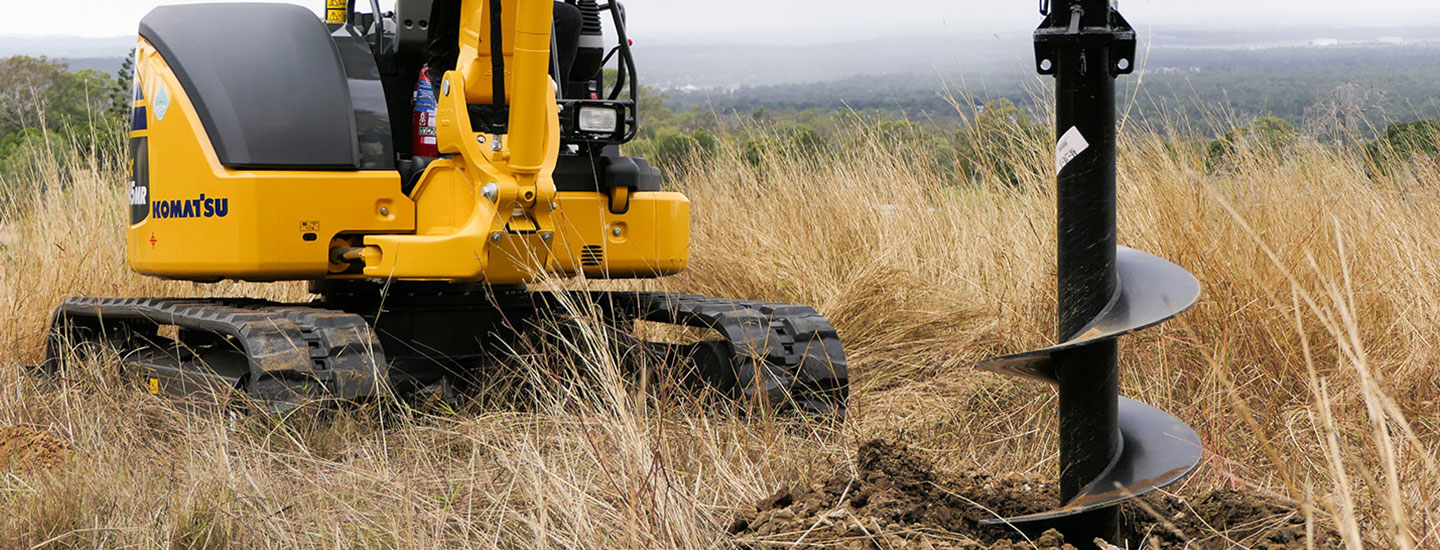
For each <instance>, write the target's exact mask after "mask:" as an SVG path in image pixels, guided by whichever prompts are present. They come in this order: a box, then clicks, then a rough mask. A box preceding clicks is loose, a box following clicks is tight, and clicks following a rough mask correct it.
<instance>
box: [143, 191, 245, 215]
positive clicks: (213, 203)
mask: <svg viewBox="0 0 1440 550" xmlns="http://www.w3.org/2000/svg"><path fill="white" fill-rule="evenodd" d="M152 207H153V208H154V212H155V218H156V219H164V220H173V219H193V218H223V217H225V216H228V215H230V199H217V198H214V197H206V196H205V194H204V193H201V194H200V198H198V199H188V200H161V201H155V203H154V204H153V205H152Z"/></svg>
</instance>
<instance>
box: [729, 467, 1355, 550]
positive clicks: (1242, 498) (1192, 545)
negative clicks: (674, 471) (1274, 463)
mask: <svg viewBox="0 0 1440 550" xmlns="http://www.w3.org/2000/svg"><path fill="white" fill-rule="evenodd" d="M856 472H857V473H856V475H853V476H852V475H851V474H850V473H849V472H845V473H842V474H839V475H836V476H835V477H832V478H830V479H828V480H826V481H825V482H823V483H820V484H817V485H816V486H814V487H812V488H811V489H810V490H808V491H803V492H800V491H791V490H781V491H779V492H777V493H775V494H774V495H772V496H771V497H769V498H767V499H765V500H764V501H762V502H760V503H759V504H757V505H756V507H755V509H754V511H753V512H747V513H744V514H741V515H740V516H739V517H737V518H735V520H734V522H733V523H732V524H731V526H730V533H731V534H732V535H734V537H735V541H736V542H737V543H739V544H740V545H741V546H742V547H749V548H756V549H759V548H843V549H852V548H853V549H862V548H884V549H890V548H897V549H923V550H932V549H933V550H942V549H947V548H948V549H967V550H982V549H988V550H1012V549H1013V550H1019V549H1022V548H1023V549H1039V550H1073V549H1074V548H1075V547H1074V546H1071V545H1070V544H1066V542H1065V540H1064V538H1063V537H1062V536H1060V534H1059V533H1057V532H1054V531H1050V532H1047V533H1045V534H1043V535H1041V536H1039V537H1036V538H1034V539H1033V540H1029V541H1027V540H1025V538H1024V537H1022V536H1020V535H1019V534H1017V533H1016V532H1015V531H1013V530H1010V529H1007V528H999V527H982V526H981V525H980V524H979V522H980V520H981V519H987V518H993V517H996V516H997V515H999V516H1012V515H1020V514H1027V513H1034V512H1041V511H1044V510H1046V509H1049V508H1050V507H1052V505H1053V504H1055V503H1056V502H1058V500H1059V499H1058V496H1057V495H1056V488H1055V487H1054V486H1053V485H1052V484H1050V483H1047V482H1043V481H1039V480H1036V479H1030V478H1025V477H1021V476H1003V477H996V476H990V475H985V474H976V473H970V474H959V475H942V474H939V473H936V472H935V471H934V469H933V468H931V467H930V466H929V464H928V463H927V462H926V461H924V460H922V459H921V458H920V457H919V456H917V455H916V454H914V453H912V452H911V451H910V450H909V449H908V448H906V447H905V446H904V445H901V444H896V443H891V442H887V441H872V442H870V443H867V444H865V445H864V446H862V447H861V448H860V452H859V457H858V461H857V464H856ZM1121 514H1122V520H1121V521H1122V523H1123V526H1122V530H1123V531H1124V532H1125V533H1126V534H1127V535H1126V536H1127V537H1129V538H1130V539H1131V544H1130V546H1129V547H1130V548H1145V549H1162V550H1168V549H1176V550H1178V549H1182V548H1183V549H1187V550H1207V549H1212V548H1214V549H1221V548H1224V549H1227V550H1228V549H1234V548H1254V549H1259V550H1290V549H1304V548H1312V547H1313V548H1320V549H1324V548H1338V547H1339V545H1340V541H1339V537H1338V536H1337V535H1336V534H1335V533H1334V531H1332V530H1330V529H1325V528H1320V527H1316V526H1314V525H1313V524H1312V526H1311V528H1312V529H1315V530H1316V531H1317V533H1316V535H1315V537H1314V538H1315V542H1314V545H1313V546H1307V539H1308V536H1307V525H1306V519H1305V515H1304V513H1303V512H1301V511H1299V510H1297V509H1296V508H1294V507H1293V506H1288V505H1286V504H1283V503H1281V502H1278V501H1275V500H1273V499H1267V498H1263V497H1258V496H1255V495H1245V494H1241V493H1239V492H1235V491H1219V492H1213V493H1209V494H1204V495H1198V496H1195V497H1189V496H1179V497H1177V496H1165V495H1152V496H1149V497H1147V498H1145V499H1143V500H1142V501H1141V502H1139V503H1132V504H1129V505H1127V506H1126V507H1125V508H1123V509H1122V512H1121ZM1162 518H1163V519H1162ZM1121 546H1122V547H1124V546H1125V545H1124V544H1123V543H1122V544H1121Z"/></svg>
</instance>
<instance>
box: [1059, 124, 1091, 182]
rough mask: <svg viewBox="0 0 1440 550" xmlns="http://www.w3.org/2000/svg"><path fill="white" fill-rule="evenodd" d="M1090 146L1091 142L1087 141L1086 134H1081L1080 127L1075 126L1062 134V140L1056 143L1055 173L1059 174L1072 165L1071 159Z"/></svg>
mask: <svg viewBox="0 0 1440 550" xmlns="http://www.w3.org/2000/svg"><path fill="white" fill-rule="evenodd" d="M1089 148H1090V142H1088V141H1085V136H1083V135H1081V134H1080V129H1079V128H1076V127H1074V126H1071V127H1070V131H1068V132H1065V135H1063V136H1060V142H1059V143H1057V144H1055V173H1056V174H1057V175H1058V174H1059V173H1060V172H1062V171H1064V170H1065V167H1066V166H1069V165H1070V161H1073V160H1075V157H1078V156H1080V153H1084V152H1085V150H1086V149H1089Z"/></svg>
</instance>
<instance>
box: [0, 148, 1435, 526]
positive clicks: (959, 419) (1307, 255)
mask: <svg viewBox="0 0 1440 550" xmlns="http://www.w3.org/2000/svg"><path fill="white" fill-rule="evenodd" d="M856 131H857V132H860V133H861V135H863V131H864V130H863V129H857V130H856ZM1126 136H1127V137H1126V139H1125V140H1124V143H1123V144H1122V146H1121V150H1122V156H1121V157H1122V158H1121V166H1120V180H1121V183H1120V196H1121V215H1120V223H1121V227H1120V236H1121V240H1122V242H1123V243H1124V244H1126V245H1129V246H1132V247H1135V248H1139V249H1142V250H1146V251H1149V252H1152V253H1154V254H1157V255H1159V256H1162V257H1166V258H1168V259H1171V260H1172V261H1174V262H1176V263H1178V264H1180V265H1182V266H1184V267H1186V268H1187V269H1189V270H1190V271H1192V272H1194V273H1195V274H1196V276H1197V277H1198V278H1199V279H1200V280H1201V281H1202V284H1203V285H1204V288H1205V295H1204V297H1203V299H1202V301H1201V303H1200V304H1199V306H1198V307H1197V308H1196V309H1195V310H1194V311H1192V312H1191V313H1190V314H1188V315H1187V316H1185V317H1184V318H1183V321H1181V322H1177V323H1174V324H1171V325H1166V326H1165V327H1162V328H1159V329H1155V330H1152V331H1149V332H1146V333H1144V334H1142V335H1139V336H1136V337H1132V338H1129V339H1127V340H1126V341H1125V342H1124V344H1123V346H1122V349H1123V352H1122V353H1123V357H1122V364H1123V375H1122V381H1123V386H1124V388H1123V391H1124V393H1125V394H1127V395H1129V396H1132V397H1135V398H1137V399H1141V400H1144V401H1147V402H1149V403H1152V404H1155V405H1157V406H1159V407H1161V408H1164V409H1166V410H1169V411H1171V412H1173V413H1175V414H1177V415H1178V416H1180V417H1181V418H1183V419H1185V420H1186V421H1187V422H1189V423H1190V424H1191V425H1192V426H1194V427H1195V428H1196V429H1197V430H1198V431H1199V432H1200V434H1201V436H1202V438H1203V439H1204V441H1205V443H1206V456H1205V459H1204V462H1203V464H1202V467H1201V469H1200V470H1199V472H1198V473H1197V474H1196V475H1195V476H1193V477H1191V478H1190V479H1189V480H1187V481H1186V482H1185V484H1184V485H1183V486H1181V487H1178V488H1176V489H1174V490H1177V491H1180V492H1192V491H1198V490H1201V489H1206V488H1217V487H1232V488H1238V489H1241V490H1244V491H1251V492H1256V493H1263V494H1269V495H1274V496H1279V497H1283V498H1288V499H1291V500H1293V501H1295V502H1298V503H1301V504H1302V505H1304V506H1305V507H1306V508H1307V510H1308V511H1309V514H1310V515H1313V516H1315V517H1319V518H1325V521H1326V522H1327V523H1329V524H1333V525H1335V526H1336V527H1337V528H1338V529H1339V530H1340V532H1341V533H1342V535H1343V537H1344V540H1345V541H1346V543H1347V544H1348V545H1349V547H1351V548H1361V547H1372V548H1392V547H1393V548H1427V547H1440V470H1437V466H1436V462H1437V457H1440V406H1437V400H1440V376H1437V374H1440V370H1437V369H1440V367H1437V364H1440V296H1437V294H1440V197H1437V193H1436V190H1437V189H1440V170H1437V169H1436V167H1435V166H1433V165H1425V164H1421V165H1416V166H1415V167H1413V168H1414V169H1412V170H1406V171H1400V172H1397V173H1400V174H1402V175H1400V176H1394V177H1389V179H1386V180H1383V181H1374V180H1372V179H1371V178H1370V177H1368V176H1367V175H1366V172H1365V168H1364V163H1363V161H1362V160H1361V159H1359V158H1357V157H1356V156H1354V155H1353V154H1351V153H1348V152H1344V151H1336V150H1331V149H1327V148H1324V147H1321V146H1318V145H1313V144H1304V143H1302V144H1300V145H1298V146H1296V147H1294V148H1291V149H1288V150H1285V151H1271V150H1247V149H1246V148H1244V147H1240V148H1239V150H1238V153H1237V155H1238V157H1237V158H1236V159H1234V162H1232V163H1231V164H1230V165H1228V166H1227V167H1226V169H1225V170H1224V171H1223V172H1222V173H1218V174H1216V173H1211V172H1207V169H1206V167H1205V165H1204V162H1205V161H1204V157H1203V152H1202V151H1201V150H1200V148H1198V147H1185V146H1175V145H1173V144H1172V143H1171V142H1170V141H1167V140H1166V139H1164V138H1163V137H1162V136H1161V135H1160V134H1158V133H1154V132H1144V131H1132V132H1129V133H1127V134H1126ZM1034 145H1035V150H1038V151H1042V152H1043V151H1044V150H1046V148H1048V144H1046V143H1043V142H1041V143H1035V144H1034ZM1046 157H1047V155H1044V154H1036V155H1026V156H1024V158H1015V159H1008V160H1011V161H1013V163H1014V164H1015V165H1016V166H1017V170H1016V172H1017V174H1018V176H1019V180H1020V183H1019V185H1018V186H1009V185H1005V186H1000V185H987V184H984V183H977V184H973V185H964V186H959V187H955V186H947V185H944V184H942V183H941V178H940V177H938V176H937V174H936V173H935V169H934V168H933V167H930V166H927V165H926V164H925V163H917V162H916V161H915V156H914V155H912V154H909V152H908V151H906V150H905V148H904V147H903V146H900V147H897V146H893V145H886V146H883V147H882V146H876V147H855V148H840V149H839V150H838V151H836V152H834V153H832V154H828V155H826V156H823V157H821V158H818V159H809V160H806V159H799V160H797V159H794V158H782V157H778V156H775V157H770V158H765V159H763V162H762V163H761V165H760V166H754V165H752V164H750V163H749V162H747V161H746V160H745V159H743V158H742V156H741V152H740V151H738V150H735V149H724V150H722V153H721V155H720V156H719V158H717V159H714V160H713V161H711V162H708V163H705V164H703V165H700V166H696V167H692V169H691V170H690V171H689V172H690V176H689V177H688V178H687V179H686V180H685V181H684V182H683V183H682V184H681V185H682V187H683V189H684V190H685V191H686V192H687V193H688V194H689V195H690V197H691V199H692V200H693V201H694V208H695V210H694V212H695V222H694V228H693V232H694V237H695V239H694V240H695V243H694V250H693V262H692V269H691V271H690V272H688V273H687V274H685V275H682V276H679V277H676V278H673V279H671V280H668V281H663V282H661V283H658V286H660V287H661V288H666V289H671V290H677V291H685V292H693V293H703V294H711V295H718V296H734V297H741V298H763V299H770V300H783V301H790V302H796V303H807V304H813V305H815V306H817V307H818V308H819V309H820V310H821V311H822V312H823V313H825V314H826V315H828V316H829V317H830V318H831V319H832V320H833V321H834V322H835V324H836V326H837V327H838V328H839V330H840V332H841V335H842V337H843V338H844V340H845V342H846V347H847V351H848V353H849V356H850V358H851V362H850V364H851V368H852V374H853V381H854V385H855V386H854V392H853V396H854V403H853V406H852V409H851V410H852V414H851V417H850V420H849V421H848V422H847V424H846V425H845V426H843V427H842V428H841V429H840V430H839V431H838V433H829V432H821V431H815V430H807V429H804V427H803V426H797V425H793V424H788V423H786V422H785V421H783V420H761V421H757V420H750V421H741V420H728V419H721V418H715V417H713V416H706V415H698V414H675V413H673V412H672V411H670V410H668V409H667V408H666V407H665V406H664V404H663V403H661V404H657V403H656V402H655V401H653V400H649V399H645V398H643V397H642V396H641V395H639V394H638V393H637V392H635V391H633V390H632V389H631V388H630V387H629V386H628V385H627V382H626V381H625V378H624V377H623V376H621V375H620V374H619V373H618V369H617V368H616V367H615V366H614V362H613V361H611V360H608V359H607V358H606V357H605V351H604V350H603V349H598V348H596V349H591V350H589V353H587V354H582V355H584V356H586V357H589V358H590V359H589V360H587V361H585V363H587V364H586V365H585V367H586V368H587V369H589V370H591V371H593V373H594V376H593V377H592V381H591V383H588V384H580V385H572V386H565V387H563V388H562V389H558V390H548V391H539V392H536V393H534V394H533V396H531V397H530V398H529V399H530V400H531V401H532V402H530V403H527V404H526V406H525V407H522V408H518V409H514V408H507V407H493V408H485V407H481V408H479V409H478V410H475V411H471V412H469V413H466V414H463V415H458V416H439V417H436V416H425V415H419V414H413V415H410V416H405V417H402V418H399V419H395V418H384V419H376V418H375V417H376V416H378V415H380V414H381V413H380V412H375V411H359V412H353V413H347V414H344V415H341V418H338V419H332V420H330V421H327V422H323V423H313V424H310V423H304V422H298V421H297V422H295V423H292V424H289V425H281V424H275V423H270V422H267V421H264V420H261V419H240V420H236V419H233V418H229V417H227V416H225V415H222V414H205V413H200V414H197V413H194V412H193V411H182V410H178V409H176V408H175V407H174V406H172V405H170V404H169V403H167V402H164V401H160V400H156V399H151V398H149V397H148V396H145V395H143V394H142V393H141V392H138V391H133V390H132V389H129V388H127V387H126V385H125V384H124V383H123V382H122V381H121V380H119V379H118V378H117V377H116V375H115V374H114V373H115V365H114V360H113V358H112V359H106V358H104V357H101V358H99V359H96V360H93V361H91V362H89V363H88V364H87V366H86V367H85V368H83V369H81V370H80V371H78V372H79V373H80V374H77V375H74V376H72V377H71V378H69V379H67V380H66V381H65V382H64V383H63V384H61V387H60V388H58V389H55V390H50V389H46V388H44V387H42V385H41V384H40V383H39V382H37V381H36V380H34V379H32V378H30V377H27V376H25V375H24V374H23V373H22V370H21V369H20V365H22V364H24V363H26V362H32V361H35V360H37V359H38V358H39V357H38V355H39V352H40V343H41V341H40V340H41V336H42V334H43V330H44V327H45V324H46V323H47V321H48V318H49V311H50V309H51V308H52V307H53V306H54V305H55V304H56V303H57V302H58V301H59V300H60V299H61V298H62V297H64V296H68V295H122V296H132V295H250V296H259V297H267V298H273V299H283V300H300V299H305V295H304V294H303V289H302V288H301V287H299V286H297V285H293V284H290V285H269V286H265V285H246V284H222V285H209V286H199V285H191V284H189V283H173V282H160V281H154V280H150V279H146V278H143V277H139V276H136V275H133V274H130V273H128V272H127V270H126V268H125V263H124V257H123V241H122V231H123V219H122V213H123V204H124V202H123V201H122V198H121V194H122V191H123V190H122V185H121V183H122V181H121V180H120V178H121V171H120V170H117V169H116V167H111V166H97V165H93V164H89V165H87V164H69V165H64V166H56V167H54V169H53V170H52V171H51V172H50V173H49V174H48V175H44V176H43V177H40V178H37V181H33V182H29V183H31V184H33V185H34V186H35V187H36V188H38V189H39V191H37V192H36V194H35V195H34V196H33V197H32V199H33V200H31V201H28V204H30V205H31V206H30V207H29V208H28V210H27V211H25V212H23V213H21V215H20V217H19V219H18V221H14V222H7V224H6V225H5V226H3V227H0V235H4V234H5V232H10V233H11V234H12V236H11V237H10V238H9V240H8V242H6V243H4V244H5V248H4V249H3V256H0V265H3V270H0V319H3V322H0V345H3V348H4V355H3V357H0V366H3V367H4V368H3V370H0V424H14V425H22V426H29V427H33V428H37V429H42V430H46V431H49V432H51V433H54V434H56V435H58V436H60V437H62V438H63V439H65V440H67V441H70V442H72V444H73V448H74V457H73V460H72V461H71V463H70V464H69V465H68V466H67V467H65V468H62V469H59V470H55V471H51V472H31V473H4V474H0V509H3V511H4V512H3V514H0V546H5V547H14V548H31V547H47V546H48V547H84V548H112V547H132V546H137V547H185V548H219V547H241V548H250V547H286V548H289V547H305V548H310V547H314V548H333V547H406V548H433V547H451V546H464V547H495V548H513V547H556V548H710V547H717V546H720V547H723V546H726V545H727V544H729V542H728V539H727V536H726V535H725V534H724V533H725V526H726V524H727V521H728V517H729V515H730V514H731V512H733V511H734V510H737V509H740V508H743V507H746V506H749V505H751V504H753V503H754V502H755V501H756V500H758V499H760V498H762V497H764V496H765V495H767V494H769V493H770V492H772V491H773V490H774V489H776V488H777V487H780V486H807V485H808V484H809V483H811V482H813V481H814V480H815V479H817V478H818V477H819V476H822V475H826V474H829V473H832V472H834V471H836V470H843V469H844V468H846V467H847V464H849V463H850V459H851V458H853V457H852V455H853V451H854V449H855V448H856V447H857V446H858V444H859V443H860V442H861V441H864V440H868V439H871V438H876V437H887V438H894V439H900V440H903V441H906V442H908V443H910V444H911V445H912V446H913V447H914V448H917V449H921V450H922V452H924V453H925V454H926V455H927V456H930V457H931V458H933V459H934V460H935V461H936V464H937V467H939V468H941V469H945V470H961V469H978V470H983V471H989V472H995V473H1002V472H1012V471H1018V472H1022V473H1031V474H1036V475H1044V476H1050V475H1053V473H1054V472H1055V470H1056V468H1057V465H1056V453H1055V444H1054V443H1055V442H1054V440H1053V435H1052V434H1053V431H1054V423H1055V422H1054V418H1053V416H1052V413H1051V411H1052V409H1053V403H1052V401H1053V394H1052V392H1051V391H1050V390H1049V389H1047V388H1044V387H1040V386H1037V385H1033V384H1030V383H1025V382H1015V381H1011V380H1006V379H1003V378H1000V377H997V376H993V375H989V374H985V373H981V372H978V371H976V370H974V369H973V366H974V364H975V362H976V361H978V360H979V359H982V358H984V357H986V356H990V355H993V354H998V353H1004V352H1012V351H1019V350H1022V349H1027V348H1031V347H1034V346H1037V345H1043V344H1045V343H1048V342H1049V341H1050V339H1051V336H1052V335H1051V332H1052V330H1051V328H1052V324H1051V323H1052V321H1051V319H1052V318H1053V312H1054V298H1053V291H1052V284H1053V283H1052V279H1053V267H1052V264H1053V252H1052V249H1053V243H1054V236H1053V218H1054V207H1053V194H1052V192H1051V191H1050V187H1051V184H1050V183H1049V172H1048V171H1049V169H1050V167H1047V166H1045V159H1046ZM752 160H753V159H752ZM9 219H14V218H9ZM521 376H540V375H539V374H534V373H528V374H526V373H521ZM537 386H542V387H545V385H544V384H540V385H537ZM548 387H555V386H553V385H551V386H548Z"/></svg>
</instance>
